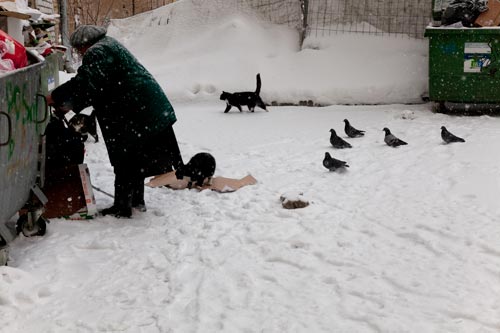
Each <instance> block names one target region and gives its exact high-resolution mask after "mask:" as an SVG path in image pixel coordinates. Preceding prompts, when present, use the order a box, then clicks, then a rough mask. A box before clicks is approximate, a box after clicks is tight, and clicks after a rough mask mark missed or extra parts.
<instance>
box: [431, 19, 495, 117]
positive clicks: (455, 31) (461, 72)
mask: <svg viewBox="0 0 500 333" xmlns="http://www.w3.org/2000/svg"><path fill="white" fill-rule="evenodd" d="M424 36H425V37H428V38H429V98H430V100H431V101H432V102H435V104H434V108H435V110H436V111H438V112H444V111H448V110H450V109H452V108H454V107H455V108H457V109H458V108H460V107H465V108H466V109H468V110H470V111H474V110H479V111H481V110H492V109H495V110H500V28H496V27H495V28H447V27H428V28H426V30H425V35H424Z"/></svg>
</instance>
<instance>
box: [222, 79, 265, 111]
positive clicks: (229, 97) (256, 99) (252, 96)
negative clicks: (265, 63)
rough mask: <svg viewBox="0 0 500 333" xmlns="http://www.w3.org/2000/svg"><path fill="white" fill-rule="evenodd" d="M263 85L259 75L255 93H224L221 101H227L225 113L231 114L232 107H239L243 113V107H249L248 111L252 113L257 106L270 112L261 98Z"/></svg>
mask: <svg viewBox="0 0 500 333" xmlns="http://www.w3.org/2000/svg"><path fill="white" fill-rule="evenodd" d="M261 85H262V83H261V81H260V74H257V88H256V89H255V92H251V91H242V92H235V93H228V92H225V91H223V92H222V94H221V95H220V99H221V100H223V101H224V100H225V101H226V104H227V106H226V109H225V110H224V113H227V112H229V110H231V107H233V106H235V107H237V108H238V110H240V112H242V111H243V110H242V109H241V106H242V105H246V106H247V107H248V110H249V111H251V112H254V111H255V107H256V106H258V107H260V108H261V109H264V110H266V111H269V110H267V109H266V104H264V102H263V101H262V99H261V98H260V96H259V94H260V87H261Z"/></svg>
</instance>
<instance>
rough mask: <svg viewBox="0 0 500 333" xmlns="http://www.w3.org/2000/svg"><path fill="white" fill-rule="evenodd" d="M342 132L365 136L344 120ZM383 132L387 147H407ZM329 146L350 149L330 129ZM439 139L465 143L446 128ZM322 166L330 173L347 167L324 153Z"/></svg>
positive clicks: (393, 136) (386, 131)
mask: <svg viewBox="0 0 500 333" xmlns="http://www.w3.org/2000/svg"><path fill="white" fill-rule="evenodd" d="M344 123H345V126H344V131H345V134H346V135H347V136H348V137H349V138H359V137H362V136H364V135H365V131H363V130H358V129H356V128H354V127H353V126H352V125H351V124H350V123H349V120H347V119H344ZM383 131H384V132H385V136H384V142H385V143H386V144H387V145H388V146H389V147H394V148H395V147H399V146H404V145H407V144H408V143H406V142H405V141H403V140H401V139H400V138H398V137H396V136H395V135H394V134H392V133H391V130H390V129H388V128H387V127H384V128H383ZM330 133H331V134H330V144H331V145H332V146H333V147H334V148H337V149H344V148H352V145H351V144H350V143H349V142H347V141H345V140H344V139H342V138H341V137H340V136H338V135H337V133H336V132H335V130H334V129H333V128H332V129H330ZM441 138H442V139H443V141H444V142H445V143H453V142H465V140H464V139H462V138H460V137H458V136H456V135H455V134H453V133H451V132H450V131H448V130H447V129H446V127H444V126H441ZM323 166H324V167H325V168H327V169H328V170H330V171H336V170H343V169H345V168H347V167H349V165H348V164H347V162H345V161H341V160H338V159H336V158H333V157H332V156H331V155H330V153H328V152H326V153H325V157H324V158H323Z"/></svg>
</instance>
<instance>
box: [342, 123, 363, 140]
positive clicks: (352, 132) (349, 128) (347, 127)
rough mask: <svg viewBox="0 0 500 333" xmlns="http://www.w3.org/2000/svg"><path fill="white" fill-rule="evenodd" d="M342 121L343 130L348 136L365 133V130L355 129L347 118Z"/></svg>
mask: <svg viewBox="0 0 500 333" xmlns="http://www.w3.org/2000/svg"><path fill="white" fill-rule="evenodd" d="M344 123H345V127H344V131H345V134H347V136H348V137H350V138H359V137H360V136H363V135H365V131H362V130H359V129H355V128H354V127H352V126H351V124H349V120H347V119H344Z"/></svg>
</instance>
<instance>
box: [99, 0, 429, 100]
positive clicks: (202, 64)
mask: <svg viewBox="0 0 500 333" xmlns="http://www.w3.org/2000/svg"><path fill="white" fill-rule="evenodd" d="M109 33H110V35H112V36H114V37H116V38H117V39H119V40H120V41H122V42H123V43H124V44H125V45H126V46H127V47H128V48H130V49H131V50H132V52H133V53H134V54H136V55H138V56H139V58H140V60H141V61H142V62H143V63H144V64H145V65H146V67H147V68H149V69H151V71H152V72H153V74H154V75H155V77H157V78H158V80H159V82H160V84H161V85H162V87H163V88H164V89H165V91H166V92H167V93H168V95H169V97H170V98H171V99H172V100H174V101H178V102H181V101H191V100H196V101H200V100H214V99H218V97H219V95H220V93H221V92H222V90H225V91H229V92H234V91H253V90H255V75H256V74H257V73H261V76H262V82H263V84H262V93H261V95H262V98H263V99H264V101H265V102H266V103H272V102H276V103H294V104H298V103H299V102H301V101H308V100H311V101H313V102H314V103H316V104H321V105H328V104H379V103H380V104H384V103H420V102H422V95H425V94H426V91H427V75H428V74H427V52H428V51H427V41H426V40H415V39H409V38H403V37H401V36H395V37H388V36H370V35H359V34H358V35H349V34H338V35H331V36H326V37H316V36H311V37H308V38H307V39H306V40H305V42H304V48H303V49H302V50H299V34H298V31H297V30H295V29H292V28H289V27H286V26H277V25H273V24H271V23H268V22H266V21H265V20H263V19H261V18H259V17H258V16H257V15H256V14H253V13H252V12H250V11H241V8H240V9H239V11H238V12H237V13H235V8H234V6H230V5H228V6H221V5H220V3H219V2H218V1H216V0H205V1H201V2H200V1H195V0H183V1H179V2H176V3H174V4H172V5H169V6H165V7H162V8H159V9H156V10H153V11H151V12H147V13H143V14H141V15H137V16H135V17H132V18H128V19H123V20H112V22H111V27H110V29H109Z"/></svg>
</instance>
